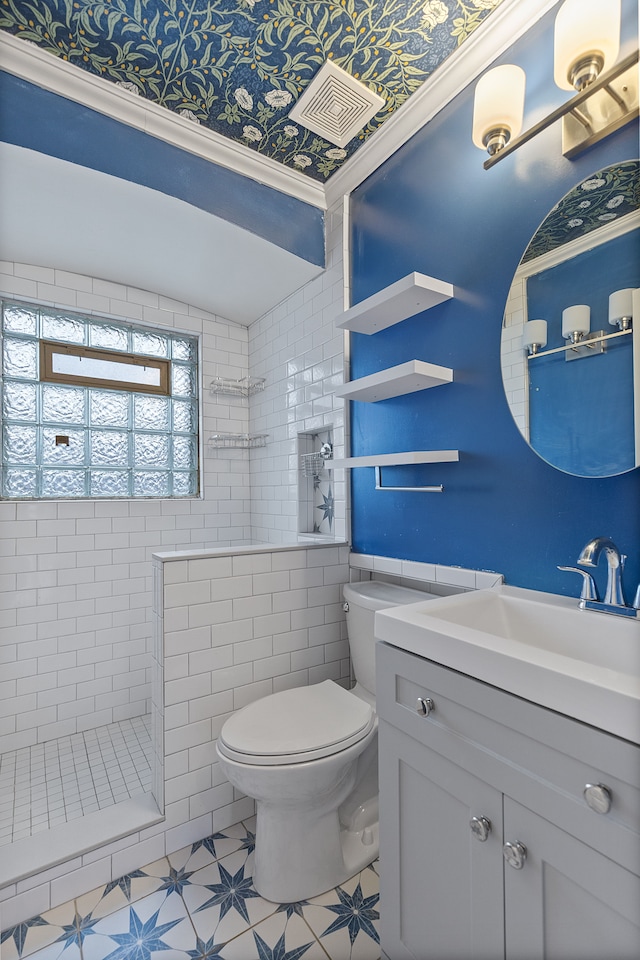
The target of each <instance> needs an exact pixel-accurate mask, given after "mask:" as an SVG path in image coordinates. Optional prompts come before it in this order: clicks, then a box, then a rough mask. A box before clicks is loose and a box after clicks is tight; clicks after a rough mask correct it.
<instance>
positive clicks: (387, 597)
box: [216, 580, 432, 903]
mask: <svg viewBox="0 0 640 960" xmlns="http://www.w3.org/2000/svg"><path fill="white" fill-rule="evenodd" d="M343 595H344V600H345V611H346V613H347V633H348V637H349V649H350V653H351V662H352V667H353V673H354V676H355V679H356V683H355V686H354V687H353V688H352V689H351V690H345V689H344V687H341V686H340V685H339V684H337V683H334V682H333V680H325V681H323V682H322V683H316V684H312V685H311V686H307V687H296V688H294V689H291V690H282V691H280V692H279V693H274V694H271V695H270V696H267V697H263V698H262V699H260V700H256V701H255V702H254V703H251V704H248V705H247V706H246V707H243V708H242V709H241V710H238V711H237V712H236V713H234V714H232V715H231V716H230V717H229V718H228V719H227V721H226V722H225V724H224V726H223V727H222V730H221V732H220V735H219V737H218V742H217V746H216V751H217V754H218V757H219V759H220V762H221V764H222V768H223V770H224V772H225V773H226V775H227V778H228V779H229V781H230V782H231V783H232V784H233V786H234V787H236V788H237V789H238V790H240V791H242V793H243V794H246V795H247V796H249V797H252V798H254V799H255V801H256V815H257V816H256V821H257V823H256V847H255V863H254V868H253V882H254V885H255V888H256V890H257V891H258V893H259V894H260V896H261V897H263V898H264V899H265V900H271V901H273V902H275V903H294V902H296V901H298V900H307V899H309V898H310V897H315V896H318V895H319V894H321V893H324V892H325V891H326V890H330V889H332V888H333V887H336V886H338V884H340V883H343V882H344V881H345V880H347V879H349V877H352V876H354V875H355V874H356V873H358V871H359V870H362V869H363V868H364V867H365V866H367V864H369V863H371V862H372V861H373V860H375V859H376V858H377V856H378V720H377V716H376V712H375V690H376V686H375V638H374V632H373V628H374V616H375V611H376V610H382V609H384V608H386V607H395V606H399V605H400V604H405V603H417V602H418V601H424V600H425V599H429V598H430V597H431V596H432V595H431V594H428V593H423V592H422V591H419V590H411V589H408V588H406V587H400V586H396V585H395V584H389V583H384V582H382V581H378V580H370V581H367V582H364V583H351V584H345V586H344V587H343Z"/></svg>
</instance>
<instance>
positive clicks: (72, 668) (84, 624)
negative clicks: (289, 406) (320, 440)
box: [0, 262, 251, 753]
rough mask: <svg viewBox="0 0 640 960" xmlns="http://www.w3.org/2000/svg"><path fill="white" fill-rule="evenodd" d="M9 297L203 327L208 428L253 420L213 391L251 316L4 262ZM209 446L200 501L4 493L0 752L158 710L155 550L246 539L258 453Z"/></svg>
mask: <svg viewBox="0 0 640 960" xmlns="http://www.w3.org/2000/svg"><path fill="white" fill-rule="evenodd" d="M0 291H1V292H2V294H3V295H5V296H7V297H16V298H22V299H29V300H32V301H37V302H40V303H46V304H49V305H51V306H55V307H68V308H70V309H77V310H81V311H85V312H88V313H91V314H97V315H99V316H106V317H113V318H117V319H128V320H135V321H139V322H142V323H145V322H147V323H150V324H153V325H155V326H166V327H170V328H174V329H181V330H184V331H188V332H190V333H196V334H200V335H201V344H202V346H201V366H202V371H201V374H202V375H201V383H202V385H203V386H202V397H201V407H202V418H201V428H202V434H203V436H204V437H205V438H206V436H207V435H208V434H209V433H211V432H213V431H214V430H216V429H217V430H234V431H237V430H241V431H246V430H247V423H248V411H247V409H246V406H244V407H238V408H234V409H233V410H231V409H230V408H229V407H227V406H225V405H224V404H219V403H216V402H215V398H212V397H211V396H210V394H209V390H208V384H209V382H210V381H211V380H212V378H213V377H214V376H216V375H218V376H225V377H229V378H233V379H240V378H242V377H245V376H247V373H248V359H247V357H248V334H247V329H246V327H242V326H239V325H237V324H233V323H229V322H227V321H225V320H222V319H221V318H219V317H217V316H214V315H213V314H207V313H205V312H204V311H202V310H198V309H195V308H193V307H189V306H188V305H187V304H179V303H176V302H174V301H172V300H167V299H166V298H164V297H160V296H157V295H154V294H150V293H148V292H147V291H143V290H136V289H135V288H133V287H127V286H124V285H120V284H116V283H107V282H105V281H102V280H95V279H91V278H88V277H84V276H81V275H76V274H73V273H69V272H61V271H58V270H52V269H49V268H41V267H35V266H30V265H25V264H19V263H6V262H4V263H1V264H0ZM202 447H203V455H204V458H203V471H202V487H203V489H202V497H201V498H200V499H193V500H180V501H174V500H156V501H152V500H145V501H138V502H132V501H126V502H122V501H119V502H118V501H108V500H96V501H55V502H46V503H45V502H24V503H10V502H3V503H0V551H1V555H0V590H1V591H2V597H1V598H0V610H1V612H0V627H1V628H2V636H1V640H0V663H2V699H1V702H0V753H6V752H7V751H11V750H16V749H20V748H22V747H27V746H31V745H33V744H36V743H40V742H42V741H44V740H51V739H53V738H56V737H66V736H71V735H73V734H76V733H79V732H82V731H84V730H88V729H91V728H94V727H99V726H103V725H104V724H109V723H114V722H117V721H120V720H125V719H129V718H131V717H135V716H139V715H143V714H145V713H148V712H149V699H150V679H151V666H150V660H149V653H150V649H151V648H150V640H151V554H152V552H153V551H154V550H163V549H164V550H167V549H172V548H174V547H175V548H176V549H177V548H190V547H191V548H205V547H210V546H217V545H218V544H221V543H222V544H228V543H237V542H240V543H246V542H248V541H249V540H250V539H251V530H250V509H249V492H250V487H249V456H248V453H247V452H246V451H242V450H231V451H225V453H224V455H223V456H221V455H219V454H217V453H213V452H211V451H210V450H208V449H207V446H206V443H204V444H203V445H202Z"/></svg>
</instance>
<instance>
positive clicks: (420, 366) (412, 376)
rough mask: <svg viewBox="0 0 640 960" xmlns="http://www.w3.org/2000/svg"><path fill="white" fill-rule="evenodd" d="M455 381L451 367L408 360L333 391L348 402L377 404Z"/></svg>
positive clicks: (352, 381)
mask: <svg viewBox="0 0 640 960" xmlns="http://www.w3.org/2000/svg"><path fill="white" fill-rule="evenodd" d="M452 380H453V370H450V369H449V367H439V366H437V365H436V364H435V363H426V362H425V361H424V360H407V362H406V363H399V364H398V365H397V366H396V367H389V368H388V369H387V370H380V371H379V372H378V373H372V374H370V376H368V377H361V378H360V379H358V380H351V381H350V382H349V383H345V384H344V385H343V386H341V387H338V388H337V389H336V390H334V391H333V392H334V394H335V396H336V397H343V398H344V399H345V400H363V401H365V402H366V403H376V402H377V401H378V400H388V399H389V398H390V397H401V396H403V395H404V394H406V393H416V392H417V391H418V390H428V389H429V387H439V386H441V385H442V384H443V383H451V381H452Z"/></svg>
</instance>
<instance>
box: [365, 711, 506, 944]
mask: <svg viewBox="0 0 640 960" xmlns="http://www.w3.org/2000/svg"><path fill="white" fill-rule="evenodd" d="M379 738H380V739H379V744H380V808H381V810H382V811H383V818H384V826H385V829H384V830H383V831H382V833H381V837H380V863H381V876H380V886H381V896H380V901H381V903H382V905H383V908H382V912H381V927H382V947H383V950H384V951H385V953H386V954H387V955H388V956H389V957H390V958H392V960H462V958H464V960H500V958H503V957H504V917H503V869H502V854H501V848H502V830H501V820H502V797H501V794H500V793H499V792H498V791H496V790H494V789H493V788H492V787H490V786H488V785H487V784H486V783H484V782H483V781H482V780H480V779H478V778H477V777H475V776H473V775H472V774H470V773H467V772H466V771H465V770H463V769H462V768H461V767H459V766H457V765H456V764H454V763H452V762H451V761H449V760H448V759H446V758H445V757H443V756H441V755H440V754H438V753H436V752H435V751H434V750H431V749H430V748H428V747H425V746H424V745H422V744H420V743H419V742H418V741H417V740H414V739H413V738H411V737H408V736H407V735H406V734H404V733H402V732H400V731H399V730H397V729H396V728H395V727H392V726H390V725H389V724H388V723H385V722H384V721H380V725H379ZM474 817H475V818H477V820H478V821H481V820H482V818H484V819H485V820H486V821H487V822H488V823H489V824H490V829H489V831H488V835H487V837H486V839H484V840H482V839H479V838H478V836H477V833H479V834H480V835H482V834H483V832H484V831H483V827H485V825H483V824H482V825H480V827H479V828H478V826H477V825H476V833H474V832H472V830H471V827H470V821H471V819H472V818H474ZM485 829H486V827H485Z"/></svg>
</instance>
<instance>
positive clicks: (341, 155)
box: [0, 0, 500, 182]
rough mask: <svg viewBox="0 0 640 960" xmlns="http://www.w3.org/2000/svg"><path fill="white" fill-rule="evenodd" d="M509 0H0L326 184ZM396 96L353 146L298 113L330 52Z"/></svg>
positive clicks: (61, 51)
mask: <svg viewBox="0 0 640 960" xmlns="http://www.w3.org/2000/svg"><path fill="white" fill-rule="evenodd" d="M499 3H500V0H216V2H212V3H205V2H202V0H145V2H142V0H94V2H91V0H43V2H38V0H27V2H21V0H0V29H3V30H6V31H8V32H9V33H12V34H14V35H15V36H18V37H21V38H23V39H25V40H29V41H31V42H32V43H35V44H37V45H38V46H39V47H42V48H43V49H44V50H47V51H48V52H50V53H52V54H54V55H55V56H59V57H62V58H63V59H65V60H68V61H69V62H70V63H72V64H74V65H76V66H78V67H79V68H81V69H83V70H87V71H89V72H90V73H92V74H96V75H98V76H102V77H104V78H105V79H106V80H109V81H112V82H114V83H117V84H120V85H121V86H123V87H125V88H126V89H128V90H130V91H131V92H132V93H136V94H139V95H140V96H141V97H145V98H147V99H149V100H153V101H154V102H155V103H158V104H160V105H162V106H163V107H166V108H167V109H169V110H173V111H176V112H177V113H179V114H180V115H181V116H183V117H185V118H187V119H188V120H191V121H193V122H194V123H199V124H202V125H203V126H205V127H207V128H208V129H210V130H214V131H216V133H219V134H222V135H223V136H226V137H230V138H231V139H233V140H236V141H238V142H240V143H243V144H244V145H246V146H247V147H249V148H251V149H252V150H255V151H256V152H257V153H259V154H262V155H264V156H267V157H271V158H272V159H274V160H278V161H280V162H281V163H283V164H285V165H287V166H288V167H290V168H292V169H294V170H298V171H302V172H304V173H305V174H306V175H307V176H309V177H312V178H314V179H316V180H320V181H321V182H324V181H326V179H327V178H328V177H329V176H330V175H331V174H332V173H333V172H334V171H335V170H337V169H338V168H339V167H340V166H341V165H342V164H343V163H344V161H345V160H346V159H347V158H348V157H349V156H351V155H352V154H353V153H354V152H355V151H356V150H357V148H358V146H360V145H361V144H362V143H363V142H364V141H365V140H367V138H368V137H370V136H371V134H373V133H374V132H375V131H376V130H377V129H378V127H379V126H380V125H381V124H382V123H383V122H384V121H385V119H387V118H388V117H389V116H390V115H391V114H392V113H393V112H394V111H395V110H397V109H398V107H399V106H401V105H402V104H403V103H404V101H405V100H406V99H407V98H408V97H409V96H410V95H411V94H412V93H413V92H414V91H415V90H417V89H418V88H419V87H420V85H421V84H422V83H423V82H424V80H426V79H427V77H429V76H430V74H432V73H433V71H434V70H435V69H436V68H437V67H438V65H439V64H440V63H442V61H443V60H445V59H446V57H448V56H449V54H450V53H452V52H453V51H454V50H455V49H456V48H457V47H458V46H459V45H460V44H461V43H463V41H464V40H466V38H467V37H469V36H470V34H471V33H473V31H474V30H475V29H476V28H477V27H478V26H480V24H481V23H482V22H483V20H484V19H485V18H486V17H487V16H488V15H489V14H490V13H491V12H492V10H494V9H495V8H496V7H497V6H498V5H499ZM327 59H330V60H333V62H334V63H336V64H337V65H338V66H340V67H342V68H343V69H344V70H347V71H348V72H349V73H350V74H352V76H354V77H355V78H356V79H358V80H360V81H361V82H363V83H365V84H367V85H368V86H369V87H371V88H372V89H374V90H375V91H376V92H377V93H378V94H379V95H380V96H382V97H383V98H384V100H385V101H386V102H385V106H384V107H383V108H382V109H381V110H380V111H379V113H377V114H376V115H375V116H374V117H373V119H372V120H371V121H370V122H369V123H368V124H367V126H366V127H365V128H364V129H363V130H362V131H361V132H360V133H359V134H358V135H357V136H356V137H354V138H353V140H352V141H351V142H350V143H348V144H347V146H346V148H345V149H341V148H338V147H335V146H332V144H330V143H328V142H327V141H326V140H324V139H322V138H321V137H319V136H317V135H316V134H314V133H312V132H311V131H309V130H307V129H305V128H304V127H302V126H301V125H300V124H296V123H293V122H292V121H291V120H290V119H289V118H288V113H289V111H290V110H291V108H292V106H293V105H294V103H295V101H296V100H297V99H298V98H299V97H300V95H301V93H302V92H303V91H304V89H305V87H306V86H307V84H308V83H309V82H310V80H311V79H312V78H313V77H314V75H315V74H316V73H317V71H318V70H319V68H320V67H321V66H322V64H323V63H324V62H325V60H327Z"/></svg>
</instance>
